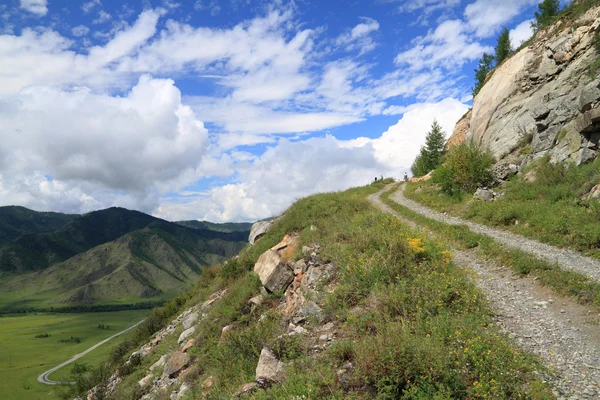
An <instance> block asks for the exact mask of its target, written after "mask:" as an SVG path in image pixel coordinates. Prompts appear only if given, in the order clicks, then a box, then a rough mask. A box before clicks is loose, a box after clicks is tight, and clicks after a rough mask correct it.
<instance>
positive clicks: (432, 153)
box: [425, 120, 446, 172]
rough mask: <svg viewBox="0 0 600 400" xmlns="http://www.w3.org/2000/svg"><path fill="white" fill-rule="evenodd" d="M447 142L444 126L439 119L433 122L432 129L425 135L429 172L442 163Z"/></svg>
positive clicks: (426, 165)
mask: <svg viewBox="0 0 600 400" xmlns="http://www.w3.org/2000/svg"><path fill="white" fill-rule="evenodd" d="M445 143H446V135H444V132H443V131H442V127H441V126H440V124H438V122H437V120H434V121H433V124H431V130H430V131H429V132H427V136H426V137H425V154H426V157H425V167H426V169H427V172H429V171H433V170H434V169H436V168H437V167H438V166H439V165H441V164H442V158H443V157H444V144H445Z"/></svg>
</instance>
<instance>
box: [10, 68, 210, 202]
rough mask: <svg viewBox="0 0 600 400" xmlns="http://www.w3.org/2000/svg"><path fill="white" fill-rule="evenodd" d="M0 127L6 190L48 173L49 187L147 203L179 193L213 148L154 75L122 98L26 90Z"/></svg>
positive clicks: (169, 86)
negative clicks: (121, 196) (17, 182)
mask: <svg viewBox="0 0 600 400" xmlns="http://www.w3.org/2000/svg"><path fill="white" fill-rule="evenodd" d="M0 126H1V127H2V128H0V129H1V136H2V138H3V140H2V142H1V143H0V154H1V155H2V157H1V159H2V160H3V161H2V163H1V164H0V173H1V174H2V176H3V186H4V187H11V186H14V185H15V183H14V181H13V182H12V183H11V181H12V178H11V177H23V176H25V177H38V178H37V180H36V179H34V180H35V181H36V182H37V181H40V178H39V177H40V176H42V175H43V176H44V177H45V183H44V181H40V182H41V183H44V184H45V185H46V187H50V186H49V185H51V184H52V185H56V184H55V183H52V182H60V184H61V185H66V186H61V187H63V188H64V187H69V188H71V189H70V190H73V193H75V194H77V196H76V197H78V198H83V197H82V196H83V194H85V195H88V196H91V197H94V198H95V197H96V196H97V195H100V196H101V197H102V196H106V194H104V195H102V192H103V191H104V192H106V191H110V192H112V193H114V194H115V197H118V194H119V192H127V193H135V194H136V196H137V197H141V198H145V197H147V196H148V195H149V194H150V193H151V192H153V191H156V192H158V193H162V192H165V191H168V190H174V189H177V188H178V185H179V184H180V183H183V182H180V181H179V179H180V178H181V177H182V175H184V174H192V175H193V172H194V171H195V170H196V168H198V167H199V165H200V163H201V160H202V157H203V155H204V153H205V151H206V149H207V146H208V132H207V130H206V129H205V128H204V125H203V123H202V122H201V121H199V120H197V119H196V117H195V115H194V113H193V111H192V110H191V108H189V107H188V106H185V105H183V104H182V103H181V93H180V92H179V89H177V88H176V87H175V85H174V83H173V81H171V80H168V79H167V80H165V79H153V78H151V77H149V76H143V77H141V78H140V80H139V82H138V84H137V85H136V86H134V87H133V88H132V90H131V91H130V92H129V93H128V94H127V95H126V96H125V97H113V96H109V95H103V94H94V93H92V92H91V91H90V90H89V89H86V88H75V89H73V90H71V91H63V90H58V89H53V88H48V87H31V88H28V89H24V90H23V91H22V92H20V93H19V95H17V96H13V97H11V98H9V99H4V100H2V101H1V104H0ZM16 179H17V180H19V179H21V178H16ZM41 183H39V184H36V185H33V186H31V185H29V186H31V187H35V186H37V187H39V186H40V185H41ZM59 188H60V187H59ZM55 189H56V187H55ZM48 190H50V189H48ZM86 190H94V191H95V192H93V193H89V192H87V191H86ZM51 192H52V191H51V190H50V191H49V192H48V193H51ZM81 193H83V194H81ZM42 194H43V193H42ZM34 200H35V199H33V200H31V201H34ZM5 201H6V199H4V200H2V202H3V203H4V202H5ZM40 201H42V199H40ZM5 204H6V203H5ZM28 204H29V203H28Z"/></svg>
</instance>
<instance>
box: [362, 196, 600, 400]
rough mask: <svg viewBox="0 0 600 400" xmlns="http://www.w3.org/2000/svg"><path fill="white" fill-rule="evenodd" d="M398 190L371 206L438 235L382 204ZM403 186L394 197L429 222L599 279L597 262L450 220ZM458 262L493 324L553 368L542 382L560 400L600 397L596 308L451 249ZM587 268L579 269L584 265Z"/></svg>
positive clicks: (599, 337) (473, 252)
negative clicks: (410, 195) (489, 310)
mask: <svg viewBox="0 0 600 400" xmlns="http://www.w3.org/2000/svg"><path fill="white" fill-rule="evenodd" d="M392 187H393V184H392V185H389V186H388V187H386V188H384V189H383V190H381V191H380V192H378V193H375V194H373V195H371V196H369V198H368V199H369V201H370V202H371V203H372V204H373V205H375V206H376V207H378V208H379V209H381V210H382V211H384V212H387V213H389V214H392V215H394V216H395V217H396V218H398V219H400V220H401V221H403V222H405V223H406V224H408V225H410V226H412V227H413V228H415V229H418V230H421V231H422V232H423V234H424V235H432V236H433V237H435V233H432V232H431V231H429V230H424V229H423V227H421V226H419V225H418V224H416V223H415V222H414V221H412V220H410V219H407V218H406V217H404V216H403V215H402V214H401V213H399V212H396V211H395V210H393V209H392V208H391V207H389V206H388V205H387V204H385V203H383V202H382V201H381V199H380V196H381V195H382V194H383V193H385V192H387V191H388V190H390V189H391V188H392ZM403 190H404V185H401V186H400V189H399V190H397V191H396V192H395V193H393V194H392V195H391V196H390V197H389V198H390V199H391V200H393V201H395V202H397V203H399V204H401V205H403V206H405V207H407V208H409V209H411V210H413V211H415V212H418V213H420V214H422V215H424V216H425V217H428V218H432V219H436V220H438V221H441V222H445V223H448V224H463V225H467V226H468V227H469V228H470V229H471V230H473V231H476V232H478V233H482V234H486V235H488V236H490V237H492V238H493V239H494V240H496V241H497V242H499V243H501V244H503V245H505V246H507V247H516V248H519V249H521V250H524V251H527V252H529V253H531V254H534V255H536V256H542V257H543V258H545V259H547V260H551V261H553V262H557V263H558V265H560V266H562V267H563V268H567V269H572V270H577V271H579V272H582V273H586V272H587V273H586V275H588V276H590V277H592V278H594V277H595V278H596V279H597V277H598V276H599V275H600V268H598V269H594V266H595V265H594V263H596V265H598V264H597V263H598V262H597V261H596V260H591V259H589V258H588V257H584V256H582V255H580V254H576V253H574V252H570V251H567V250H565V249H559V248H555V247H552V246H549V245H546V244H542V243H539V242H536V241H534V240H531V239H527V238H524V237H522V236H519V235H515V234H513V233H509V232H505V231H501V230H497V229H493V228H489V227H485V226H482V225H478V224H473V223H472V222H469V221H464V220H462V219H459V218H455V217H450V216H447V215H445V214H441V213H439V212H436V211H434V210H431V209H429V208H428V207H425V206H423V205H421V204H419V203H416V202H414V201H412V200H409V199H407V198H405V197H404V195H403V193H402V192H403ZM452 252H453V255H454V262H455V263H456V264H457V265H459V266H461V267H463V268H465V269H466V270H470V271H473V277H474V278H473V279H474V283H475V284H476V285H477V287H478V288H479V289H480V290H481V291H482V292H484V293H485V294H486V296H487V299H488V302H489V304H490V305H491V307H492V309H493V311H494V322H495V323H496V325H497V326H498V327H499V328H500V330H501V331H502V332H504V333H505V334H506V335H507V336H508V338H509V340H511V341H512V342H513V343H514V344H515V345H517V346H520V347H522V348H524V349H525V350H527V351H529V352H531V353H534V354H535V355H537V356H538V357H539V359H540V360H542V361H543V362H544V364H545V365H546V366H547V367H548V369H549V371H550V373H549V374H547V376H544V377H543V378H544V379H546V380H548V381H549V382H550V383H551V384H552V387H553V391H554V394H555V395H556V397H557V398H559V399H579V400H581V399H596V400H597V399H599V398H600V330H599V329H598V324H599V323H600V315H598V311H597V310H596V309H592V308H589V307H585V306H582V305H580V304H578V303H576V302H575V301H573V300H571V299H569V298H565V297H560V296H558V295H556V294H555V293H554V292H553V291H552V290H551V289H549V288H548V287H545V286H543V285H541V284H540V283H539V281H537V280H536V279H535V278H532V277H521V276H520V275H518V274H516V273H514V272H513V271H512V270H511V269H510V268H508V267H506V266H503V265H498V264H496V263H493V262H491V261H489V260H485V259H482V258H481V257H480V256H479V255H478V254H477V251H476V250H475V249H473V250H466V251H461V250H458V249H452ZM584 259H587V260H585V261H586V263H585V265H584V266H582V265H581V264H579V262H581V261H582V260H584Z"/></svg>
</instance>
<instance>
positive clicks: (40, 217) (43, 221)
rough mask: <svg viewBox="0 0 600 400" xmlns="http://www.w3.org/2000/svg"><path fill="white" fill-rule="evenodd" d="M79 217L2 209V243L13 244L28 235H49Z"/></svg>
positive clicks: (0, 219)
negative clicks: (48, 233)
mask: <svg viewBox="0 0 600 400" xmlns="http://www.w3.org/2000/svg"><path fill="white" fill-rule="evenodd" d="M77 217H78V215H74V214H61V213H54V212H38V211H33V210H30V209H28V208H25V207H19V206H5V207H0V243H8V242H12V241H13V240H15V239H16V238H18V237H19V236H22V235H25V234H27V233H47V232H52V231H55V230H57V229H60V228H61V227H63V226H64V225H66V224H67V223H69V222H71V221H72V220H73V219H75V218H77Z"/></svg>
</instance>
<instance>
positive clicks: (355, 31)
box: [335, 17, 379, 54]
mask: <svg viewBox="0 0 600 400" xmlns="http://www.w3.org/2000/svg"><path fill="white" fill-rule="evenodd" d="M362 19H363V21H364V22H362V23H360V24H358V25H356V26H355V27H354V28H352V29H351V30H350V31H348V32H345V33H343V34H341V35H340V36H338V37H337V39H336V40H335V44H336V45H337V46H339V47H343V48H345V49H346V50H347V51H353V50H358V51H359V53H360V54H364V53H367V52H369V51H371V50H373V49H374V48H375V42H374V41H373V39H372V38H371V36H370V35H371V33H373V32H376V31H377V30H379V23H378V22H377V21H375V20H374V19H372V18H366V17H363V18H362Z"/></svg>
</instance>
